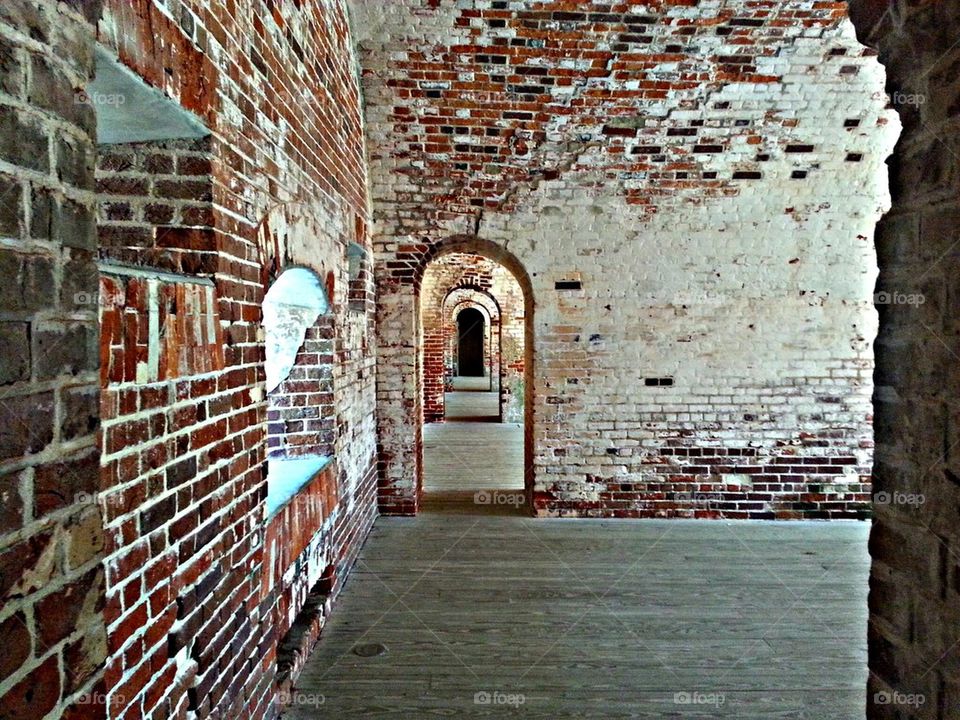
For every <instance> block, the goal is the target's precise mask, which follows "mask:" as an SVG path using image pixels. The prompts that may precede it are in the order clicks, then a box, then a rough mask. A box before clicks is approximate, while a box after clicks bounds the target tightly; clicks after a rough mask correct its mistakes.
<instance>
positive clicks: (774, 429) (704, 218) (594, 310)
mask: <svg viewBox="0 0 960 720" xmlns="http://www.w3.org/2000/svg"><path fill="white" fill-rule="evenodd" d="M352 7H353V9H354V11H355V16H356V19H357V22H356V24H355V33H356V35H357V39H358V47H359V48H360V49H361V61H362V64H363V68H364V97H365V100H366V103H367V110H366V117H367V120H368V124H367V136H368V140H369V149H370V167H371V173H370V177H371V195H372V198H373V205H374V216H375V221H376V223H375V227H376V233H377V234H376V237H375V238H374V240H375V249H376V258H377V262H378V268H379V270H380V272H379V273H378V284H379V293H378V307H379V310H380V314H381V317H383V318H384V322H383V323H381V325H380V327H379V338H378V339H379V342H380V350H379V357H380V363H379V370H378V372H379V374H380V383H381V386H382V387H383V390H382V391H381V393H380V398H379V399H380V403H379V408H378V421H379V423H380V427H381V433H380V442H381V446H382V447H383V448H384V456H383V458H382V467H383V476H382V479H381V482H382V487H381V495H382V496H383V497H385V498H389V506H390V507H391V508H394V507H397V508H404V509H407V510H409V509H410V508H411V507H415V506H416V498H417V486H416V484H415V481H414V480H413V479H414V478H416V477H417V475H418V473H419V472H420V466H419V447H418V445H417V443H416V440H415V435H416V432H417V429H416V427H417V425H418V424H419V422H420V419H421V418H420V412H421V407H420V405H421V404H423V403H424V402H426V401H424V400H421V399H420V398H419V397H418V394H419V390H420V388H418V387H417V385H416V380H415V379H414V380H411V381H400V380H397V379H396V378H397V377H398V376H399V375H400V374H401V373H403V372H407V373H409V368H412V367H415V366H416V362H417V360H416V359H415V357H414V355H415V354H416V353H417V352H418V351H419V349H418V348H417V347H416V345H417V332H416V331H417V328H416V327H415V326H413V323H410V322H409V321H408V318H409V316H410V315H411V314H412V313H413V312H414V310H415V308H416V302H417V300H416V297H417V293H418V291H419V288H418V287H417V279H418V278H419V277H420V275H421V273H423V272H424V270H425V268H426V265H427V263H428V261H429V260H430V259H431V258H432V257H434V256H435V255H436V254H437V253H442V252H444V251H445V250H444V249H445V248H447V247H449V244H450V243H451V241H454V242H459V241H461V240H462V241H464V244H466V245H467V246H469V245H470V244H471V243H473V244H475V245H476V246H484V247H486V248H488V253H489V254H491V255H498V254H501V255H503V256H506V257H509V258H513V259H514V260H515V262H516V265H517V266H518V267H519V270H518V273H517V275H518V276H521V277H522V276H526V277H527V278H529V280H530V290H531V295H530V297H529V298H528V301H529V302H530V303H532V305H533V306H535V308H536V314H537V318H536V323H535V325H534V326H533V332H532V337H531V339H530V342H529V343H527V345H528V348H529V349H530V350H531V351H532V352H533V353H534V356H535V357H536V359H537V367H536V372H535V374H534V376H533V377H532V387H525V388H524V392H525V393H530V394H531V397H532V398H533V399H534V402H535V403H536V405H535V408H534V410H535V412H534V417H535V426H534V427H529V428H528V431H529V432H530V433H531V435H532V438H533V442H534V448H533V451H532V456H533V458H534V462H533V467H532V470H533V471H534V476H535V477H534V478H533V482H532V483H531V487H530V493H531V499H532V500H533V504H534V506H535V510H536V512H537V513H538V514H541V515H571V516H572V515H591V516H617V517H619V516H647V515H654V516H656V515H660V516H688V517H692V516H707V517H714V516H718V515H720V514H723V515H725V516H729V517H757V518H773V517H780V518H792V517H815V518H829V517H865V516H866V515H867V512H868V499H869V473H870V465H871V459H872V441H871V435H872V428H871V420H872V414H871V407H870V396H871V393H872V380H871V377H872V371H873V357H872V339H873V336H874V333H875V329H876V323H877V316H876V312H875V309H874V298H873V297H872V293H873V275H874V273H875V270H876V262H877V258H876V254H875V252H874V247H873V243H872V237H873V231H874V227H875V224H876V220H877V219H878V217H879V215H880V214H881V212H882V210H883V207H884V205H885V204H886V202H887V197H886V196H887V183H886V175H885V168H884V164H883V163H884V160H885V158H886V156H887V154H888V152H889V148H891V147H892V145H893V142H894V140H895V137H896V133H897V125H896V120H895V117H894V115H893V113H892V112H891V111H890V110H889V109H888V107H887V99H886V97H885V96H884V93H883V83H884V77H883V70H882V68H881V67H880V65H879V63H878V62H877V60H876V54H875V53H874V52H873V51H872V50H869V49H868V48H865V47H864V46H862V45H860V44H859V43H858V42H857V40H856V38H855V37H854V34H853V31H852V26H851V25H850V24H849V22H848V21H847V19H846V4H845V3H842V2H823V3H813V4H811V3H809V2H804V1H803V0H789V1H786V2H778V3H772V2H759V3H757V2H747V1H746V0H724V1H723V2H717V3H711V4H709V5H704V4H702V3H699V4H698V3H688V2H671V1H669V0H664V1H662V2H652V3H647V4H645V5H643V7H642V8H639V7H638V6H637V5H636V4H633V5H631V4H629V3H615V2H599V1H598V2H591V3H570V2H560V1H542V2H541V1H538V2H530V3H519V4H518V3H499V2H494V3H479V2H477V3H448V2H426V1H424V0H398V1H397V2H392V3H390V4H389V5H384V4H379V3H364V2H358V3H355V4H354V5H353V6H352ZM387 38H389V40H387ZM424 340H425V341H429V338H427V337H426V336H425V338H424ZM428 353H429V348H428ZM426 370H428V371H429V368H426ZM430 375H431V373H430V372H427V373H426V375H425V382H426V381H427V380H428V378H429V377H430ZM427 392H428V395H429V396H430V397H433V395H432V393H434V392H435V390H434V389H433V388H430V387H428V388H427ZM432 410H433V409H432V408H431V407H425V408H423V412H424V416H427V415H428V413H429V412H432ZM700 457H703V458H706V459H707V460H708V461H709V462H703V463H701V462H697V461H696V459H697V458H700ZM385 507H386V505H385Z"/></svg>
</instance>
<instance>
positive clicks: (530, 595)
mask: <svg viewBox="0 0 960 720" xmlns="http://www.w3.org/2000/svg"><path fill="white" fill-rule="evenodd" d="M867 532H868V526H867V525H866V524H864V523H830V524H827V523H789V524H782V523H781V524H771V523H762V522H747V523H742V522H708V521H659V520H652V521H640V522H635V521H624V522H605V521H594V520H570V521H567V520H564V521H549V520H548V521H544V520H539V521H538V520H532V519H527V518H520V517H513V518H502V517H483V518H481V517H477V518H464V517H456V516H446V515H439V514H434V513H431V512H429V511H428V512H425V513H423V514H421V515H420V516H419V517H418V518H416V519H397V518H381V519H380V520H379V521H378V522H377V524H376V526H375V528H374V530H373V532H372V534H371V536H370V539H369V540H368V542H367V544H366V545H365V547H364V549H363V551H362V553H361V557H360V560H359V562H358V564H357V567H356V570H355V571H354V573H353V575H352V576H351V579H350V582H349V584H348V585H347V587H346V589H345V591H344V593H343V595H342V597H341V599H340V601H339V609H338V612H336V613H335V614H334V615H333V616H332V618H331V620H330V622H329V625H328V626H327V627H326V629H325V630H324V633H323V636H322V638H321V640H320V644H319V646H318V648H317V650H316V651H315V653H314V655H313V656H312V658H311V659H310V661H309V662H308V664H307V666H306V669H305V670H304V672H303V674H302V675H301V677H300V680H299V683H298V690H299V692H298V693H295V694H294V699H295V700H296V699H298V698H299V700H300V702H301V703H302V704H301V705H299V706H295V707H293V708H291V710H290V713H289V717H290V718H297V719H306V718H316V717H321V716H322V717H331V718H394V717H396V718H411V719H413V718H416V719H420V718H427V717H455V718H481V717H512V716H517V717H524V718H544V719H548V718H549V719H550V720H557V719H559V718H668V717H669V718H731V719H735V720H751V719H754V718H757V719H759V718H769V719H773V718H777V719H778V720H779V719H783V718H804V719H806V720H847V719H850V720H852V719H853V718H861V717H863V714H864V691H863V688H864V684H865V682H866V587H867V572H868V557H867V550H866V536H867ZM378 644H379V645H382V646H384V648H385V650H384V651H383V652H382V654H379V655H372V656H368V655H371V653H375V652H378V651H380V650H382V648H377V647H376V646H377V645H378ZM321 695H322V698H320V696H321ZM321 701H322V702H323V705H322V707H321V708H320V709H318V708H317V706H316V703H319V702H321ZM307 702H313V703H314V705H309V704H306V703H307Z"/></svg>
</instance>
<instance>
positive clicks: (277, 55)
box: [97, 0, 376, 718]
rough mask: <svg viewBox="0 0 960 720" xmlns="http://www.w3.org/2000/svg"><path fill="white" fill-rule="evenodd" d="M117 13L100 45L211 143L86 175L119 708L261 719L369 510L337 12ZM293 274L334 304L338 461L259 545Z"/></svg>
mask: <svg viewBox="0 0 960 720" xmlns="http://www.w3.org/2000/svg"><path fill="white" fill-rule="evenodd" d="M105 5H106V7H105V10H104V13H103V16H102V18H101V20H100V23H99V27H98V31H99V39H100V42H101V43H102V44H104V45H105V46H106V47H107V48H108V49H109V50H111V51H113V52H115V53H117V54H118V55H119V57H120V59H121V61H122V62H124V63H126V64H127V65H128V66H129V67H130V68H132V69H133V70H134V71H135V72H136V73H137V74H138V75H139V76H141V77H142V78H144V79H145V80H146V81H147V82H148V83H150V84H151V85H153V86H155V87H158V88H160V89H161V90H162V91H163V92H164V93H165V94H166V95H167V96H168V97H169V98H171V99H173V100H174V101H176V102H178V103H179V104H180V105H181V106H182V107H184V108H186V109H188V110H190V111H191V112H193V113H195V114H196V115H197V116H198V117H199V118H200V119H201V120H202V121H203V122H204V123H205V124H206V125H207V127H208V128H209V129H210V130H211V135H210V137H209V138H207V139H206V140H204V141H190V142H186V141H176V142H151V143H146V144H137V145H129V146H110V147H109V148H108V147H103V148H101V155H100V162H99V163H98V168H97V176H98V181H99V189H100V193H101V194H100V198H99V200H100V221H101V225H100V237H101V243H100V255H101V259H102V261H103V262H104V263H105V265H104V266H103V280H102V282H103V283H104V289H105V290H106V292H104V293H103V297H102V298H101V313H102V322H103V325H104V327H109V328H110V333H108V334H107V335H105V340H104V344H103V345H102V355H103V358H104V367H103V368H102V370H103V408H104V412H105V418H106V419H105V421H104V432H103V458H102V461H103V492H102V495H101V506H102V508H103V512H104V513H105V520H106V523H107V527H106V530H107V558H106V569H107V583H108V590H107V592H108V599H107V608H106V619H107V622H108V635H109V644H110V660H109V663H108V665H107V670H106V676H107V680H108V683H107V684H108V687H109V688H110V693H109V695H108V701H109V710H110V714H111V716H112V717H116V718H121V717H123V718H128V717H141V716H144V717H146V716H151V717H155V716H163V717H185V716H186V713H189V712H193V713H196V715H197V716H198V717H231V718H245V717H251V718H259V717H269V716H272V715H274V714H275V713H276V711H277V697H276V692H275V686H274V680H275V673H276V670H277V649H278V644H279V643H280V641H281V640H282V636H283V634H284V633H285V632H286V630H287V628H289V627H290V626H291V625H292V624H293V620H294V619H295V618H296V617H297V615H298V613H299V611H300V610H301V609H302V608H303V607H304V605H305V604H306V602H307V596H308V593H309V592H310V591H311V590H316V591H317V592H319V593H321V594H322V595H323V596H324V597H325V598H328V599H329V598H332V597H333V596H335V594H336V592H337V591H338V590H339V588H340V586H341V584H342V582H343V579H344V576H345V574H346V572H347V570H348V568H349V567H350V565H351V564H352V562H353V559H354V557H355V555H356V552H357V551H358V550H359V547H360V544H361V543H362V541H363V538H364V537H365V535H366V532H367V530H368V529H369V527H370V524H371V523H372V520H373V518H374V516H375V513H376V507H375V487H376V485H375V483H376V479H375V450H376V439H375V435H374V432H375V423H374V386H373V382H374V380H373V363H374V354H373V350H374V345H373V342H372V328H373V326H372V321H373V319H372V314H370V313H368V312H365V310H366V305H367V303H366V301H365V300H366V297H367V295H368V293H367V291H365V288H363V287H362V286H359V285H358V283H357V282H356V281H355V282H354V283H353V284H352V286H351V282H350V281H351V273H350V269H349V263H348V257H347V249H348V246H350V245H351V244H356V245H358V246H360V247H365V246H367V247H368V246H369V240H368V239H367V238H366V230H365V228H366V227H367V223H368V217H367V215H368V210H367V196H366V169H365V161H364V157H363V153H364V150H363V136H362V132H361V117H360V108H359V100H360V97H359V88H358V83H357V77H356V72H355V66H354V56H353V52H352V48H351V44H350V42H349V40H348V27H347V18H346V12H345V8H344V7H343V5H342V4H341V3H339V2H333V1H331V2H319V3H310V4H309V5H306V6H303V5H302V4H301V3H297V2H292V1H287V2H275V3H269V4H264V3H262V2H258V1H256V0H243V1H242V2H229V3H207V2H199V1H197V2H176V3H172V2H159V1H156V2H155V1H153V0H138V1H137V2H128V1H127V0H116V1H115V2H113V1H112V2H108V3H105ZM118 265H120V266H123V268H127V269H122V268H121V269H118V268H117V267H116V266H118ZM294 265H300V266H305V267H308V268H310V269H312V270H313V271H314V272H315V273H316V274H317V275H318V276H319V277H320V278H322V280H323V282H324V284H325V286H326V291H327V295H328V297H329V298H330V301H331V315H330V316H329V317H327V316H325V317H324V318H323V324H322V333H323V335H324V337H322V338H321V337H319V335H318V336H317V337H315V338H314V337H311V342H314V341H315V343H316V344H318V345H317V348H319V347H320V346H321V345H322V349H323V354H324V357H325V359H326V361H327V362H326V364H327V365H328V366H329V368H332V370H330V371H331V372H332V378H330V377H327V378H326V380H325V382H326V387H327V388H328V389H331V386H332V394H330V393H328V394H327V395H326V396H325V397H323V398H317V397H314V396H313V395H311V396H310V397H311V400H317V402H318V404H317V407H316V410H317V412H318V413H320V412H323V413H324V417H323V418H320V419H319V420H318V422H319V425H318V428H317V432H316V433H315V435H313V436H311V438H312V440H315V441H316V442H317V443H319V444H320V445H322V448H323V450H324V453H325V454H330V453H331V451H332V455H333V457H334V459H333V463H332V464H331V465H330V466H328V468H327V469H326V470H325V471H324V472H323V473H322V474H320V475H318V476H317V477H316V478H315V479H314V481H312V482H311V483H309V484H308V485H307V486H305V488H304V490H303V494H302V496H297V497H295V498H294V499H293V500H291V501H290V503H289V504H288V505H287V506H286V507H285V508H283V509H281V510H280V511H279V513H278V515H277V516H275V521H274V522H273V523H272V524H271V526H270V527H271V528H273V530H272V532H271V534H270V535H269V537H267V518H266V513H265V505H264V499H265V495H266V490H267V483H266V479H265V473H264V460H265V457H266V448H267V445H266V438H267V402H266V399H265V396H264V366H263V360H264V343H263V340H264V333H263V328H262V325H261V321H262V309H261V304H262V302H263V299H264V294H265V292H266V290H267V288H268V287H269V285H270V283H272V282H273V280H275V279H276V278H277V277H278V276H279V274H280V273H281V272H282V271H283V270H284V269H285V268H287V267H290V266H294ZM131 267H132V269H130V268H131ZM158 271H159V272H160V274H159V275H157V272H158ZM164 273H166V274H164ZM170 273H174V274H170ZM365 279H366V280H367V281H369V276H367V277H366V278H365ZM351 296H353V297H354V298H355V299H357V298H359V303H357V302H355V303H354V308H353V309H351V308H350V307H349V304H350V303H349V301H350V297H351ZM358 308H359V311H358ZM318 327H320V326H319V325H318ZM318 332H319V331H318ZM217 344H219V346H220V347H219V350H220V352H219V353H217V352H212V351H211V347H212V346H213V345H217ZM311 347H313V346H311ZM317 348H313V349H317ZM165 359H167V360H168V361H165ZM329 368H328V369H329ZM293 384H295V383H293V381H291V385H290V386H289V387H286V388H285V389H286V390H291V391H292V388H293ZM303 397H304V398H306V397H307V395H306V394H305V395H303ZM320 400H322V402H320ZM297 401H299V400H297ZM306 437H307V436H306V435H303V436H302V437H298V438H297V442H299V441H300V440H304V439H306ZM288 439H289V438H288ZM276 518H279V519H276ZM281 547H282V549H283V551H284V552H283V553H282V554H278V552H279V550H278V548H281ZM290 553H295V554H297V556H296V557H289V556H288V555H289V554H290ZM301 556H302V557H301ZM318 563H319V564H320V565H319V566H318ZM307 567H309V568H311V570H310V574H311V577H310V578H306V577H297V572H298V570H299V569H302V568H307ZM318 567H319V571H318V570H317V568H318ZM308 580H310V581H311V582H308ZM311 583H312V584H315V585H317V587H310V586H309V585H311ZM318 583H319V584H318ZM320 585H322V587H320ZM322 602H324V601H323V600H322V599H321V603H322ZM311 612H313V611H311ZM314 614H315V613H314ZM315 615H316V614H315ZM317 617H318V619H319V620H320V621H322V618H323V617H324V613H320V615H319V616H317ZM313 624H314V625H316V623H315V622H314V623H313ZM313 629H314V632H313V633H312V635H311V637H313V638H314V639H315V637H316V633H315V630H316V627H314V628H313Z"/></svg>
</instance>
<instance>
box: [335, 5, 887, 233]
mask: <svg viewBox="0 0 960 720" xmlns="http://www.w3.org/2000/svg"><path fill="white" fill-rule="evenodd" d="M352 10H353V15H354V26H355V28H356V32H357V34H358V36H359V46H360V49H361V60H362V63H363V67H364V76H365V82H364V87H365V96H366V101H367V117H368V120H369V122H370V125H369V129H368V137H369V145H370V148H369V151H370V156H371V160H372V163H373V167H374V178H373V179H374V197H375V199H377V200H379V201H380V202H379V203H378V204H377V205H378V207H377V209H378V211H379V213H381V215H383V214H387V213H388V214H389V215H390V217H391V218H394V219H398V220H399V221H400V223H401V225H406V227H407V229H410V230H414V229H417V228H423V225H424V221H425V220H426V224H427V225H430V224H434V223H439V222H443V220H444V219H446V218H448V217H449V216H450V214H451V213H452V214H454V215H456V214H473V215H476V214H477V213H478V212H479V209H481V208H485V209H489V210H510V209H512V207H513V206H514V205H515V204H516V203H517V202H518V200H519V199H520V198H521V197H522V196H523V195H524V194H525V193H526V192H528V190H529V189H530V188H534V187H536V186H537V185H538V184H540V183H542V182H544V181H550V180H555V179H558V178H569V177H571V176H574V177H576V182H577V183H578V184H579V185H581V186H583V187H585V188H586V189H589V188H591V187H599V186H601V185H603V186H610V185H611V184H614V185H616V186H617V188H618V190H619V192H620V193H621V194H622V195H623V196H624V198H625V199H626V201H627V202H628V203H630V204H633V205H638V206H645V207H646V208H647V209H648V211H649V212H655V211H656V209H657V208H658V206H660V205H661V204H662V203H664V202H665V201H666V199H667V198H673V197H678V196H679V197H686V198H687V199H688V200H689V201H694V202H700V201H702V200H703V199H704V198H709V197H710V196H719V195H729V194H736V193H737V192H739V188H740V187H741V186H742V184H743V183H749V182H757V181H762V180H764V179H767V178H769V177H776V178H777V179H780V178H782V179H785V180H797V181H800V180H805V179H808V178H809V179H811V180H816V178H815V177H813V176H814V175H815V174H816V172H817V171H818V170H819V169H820V167H821V166H822V165H824V164H825V163H830V162H835V161H836V156H837V153H838V152H839V153H842V156H841V158H840V160H841V163H842V162H843V161H847V162H857V161H858V160H859V158H860V156H862V154H863V152H864V151H865V150H866V149H867V148H868V143H867V141H866V140H865V139H864V140H860V139H859V138H858V133H860V132H861V131H860V130H858V128H860V127H861V123H864V122H865V121H866V122H872V123H874V124H876V123H877V118H875V117H874V118H869V119H865V118H863V117H862V113H861V112H860V108H862V107H863V105H864V104H865V102H866V101H867V99H868V98H869V97H870V95H871V93H872V92H875V87H876V83H875V82H873V83H872V84H871V82H869V81H868V80H861V79H860V78H859V77H858V76H859V75H860V74H861V71H862V70H863V69H864V67H865V65H869V66H872V67H875V63H874V60H873V59H872V58H870V57H869V56H870V55H872V51H869V50H867V49H865V48H863V47H861V46H860V45H859V44H858V43H857V41H856V39H855V38H854V35H853V30H852V27H851V26H850V24H849V22H848V21H847V20H846V12H847V7H846V3H843V2H810V1H809V0H750V1H749V2H748V1H747V0H703V1H699V0H654V1H651V2H646V3H611V2H529V1H528V2H489V1H487V2H479V1H478V2H475V3H459V2H453V0H402V1H400V0H398V1H397V2H390V3H375V2H370V1H368V0H355V2H353V7H352ZM867 74H868V75H869V74H870V73H867ZM881 122H882V121H881ZM378 171H379V172H378ZM388 173H389V174H390V175H391V176H392V178H393V179H392V180H391V182H392V183H393V186H392V187H391V188H389V189H386V188H384V178H385V176H386V175H387V174H388ZM398 173H399V174H400V176H406V178H407V181H406V182H405V183H404V182H397V174H398ZM378 185H379V188H378ZM388 206H390V207H388ZM428 208H429V209H428Z"/></svg>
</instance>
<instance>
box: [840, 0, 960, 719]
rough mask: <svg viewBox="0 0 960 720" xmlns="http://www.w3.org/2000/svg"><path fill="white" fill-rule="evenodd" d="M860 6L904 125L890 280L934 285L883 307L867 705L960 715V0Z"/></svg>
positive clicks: (882, 236)
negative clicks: (915, 299)
mask: <svg viewBox="0 0 960 720" xmlns="http://www.w3.org/2000/svg"><path fill="white" fill-rule="evenodd" d="M850 10H851V16H852V17H853V19H854V21H855V23H856V25H857V30H858V32H859V33H860V37H861V39H862V40H863V41H864V42H865V43H868V44H870V45H873V46H875V47H877V48H879V50H880V61H881V62H882V63H883V64H884V66H885V67H886V69H887V73H888V76H889V88H888V89H889V91H890V95H891V97H892V98H893V101H894V105H895V107H896V108H897V110H898V111H899V113H900V117H901V118H902V120H903V125H904V133H903V136H902V137H901V139H900V143H899V145H898V146H897V150H896V153H895V155H894V157H893V158H892V160H891V163H890V166H891V172H890V188H891V194H892V196H893V207H892V209H891V211H890V213H889V214H888V215H887V216H886V217H885V218H884V219H883V221H882V222H881V224H880V226H879V227H878V229H877V252H878V255H879V260H880V279H879V283H878V286H877V289H878V292H879V293H883V294H886V295H889V296H894V295H902V296H909V295H923V296H924V297H925V298H926V302H925V303H924V304H922V305H905V304H890V305H881V306H879V309H880V335H879V337H878V339H877V372H876V376H875V381H876V394H875V397H874V404H875V408H876V421H875V424H876V443H877V449H876V464H875V470H874V483H875V495H874V497H875V499H876V503H875V511H874V512H875V521H874V526H873V532H872V535H871V538H870V553H871V555H872V556H873V571H872V573H871V578H870V634H869V648H870V670H871V672H870V686H869V691H868V697H867V702H868V716H869V717H870V718H872V719H877V720H879V719H883V720H892V719H893V718H898V719H901V718H910V719H911V720H914V719H917V720H919V719H920V718H922V719H923V720H947V718H953V717H956V716H957V712H958V711H957V708H958V707H960V683H958V678H960V653H958V647H957V643H956V641H957V632H956V628H957V626H958V620H960V617H958V604H957V594H958V592H960V574H958V572H957V567H958V565H957V558H958V553H960V536H958V526H957V508H960V479H958V478H960V454H958V443H957V441H958V434H957V433H958V428H960V425H958V414H957V397H958V373H957V370H956V368H957V355H958V353H960V339H958V338H960V336H958V332H957V316H958V310H960V297H958V295H957V268H958V262H960V254H958V251H957V248H958V242H960V205H958V197H960V175H958V171H960V160H958V157H960V143H958V140H957V138H958V134H957V130H958V127H960V126H958V117H960V105H958V101H960V90H958V86H957V77H958V67H960V49H958V48H957V46H956V40H957V37H958V33H960V12H958V8H957V6H956V5H955V4H953V3H910V2H899V1H898V2H879V1H878V2H866V1H865V0H856V1H855V2H852V3H851V8H850Z"/></svg>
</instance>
